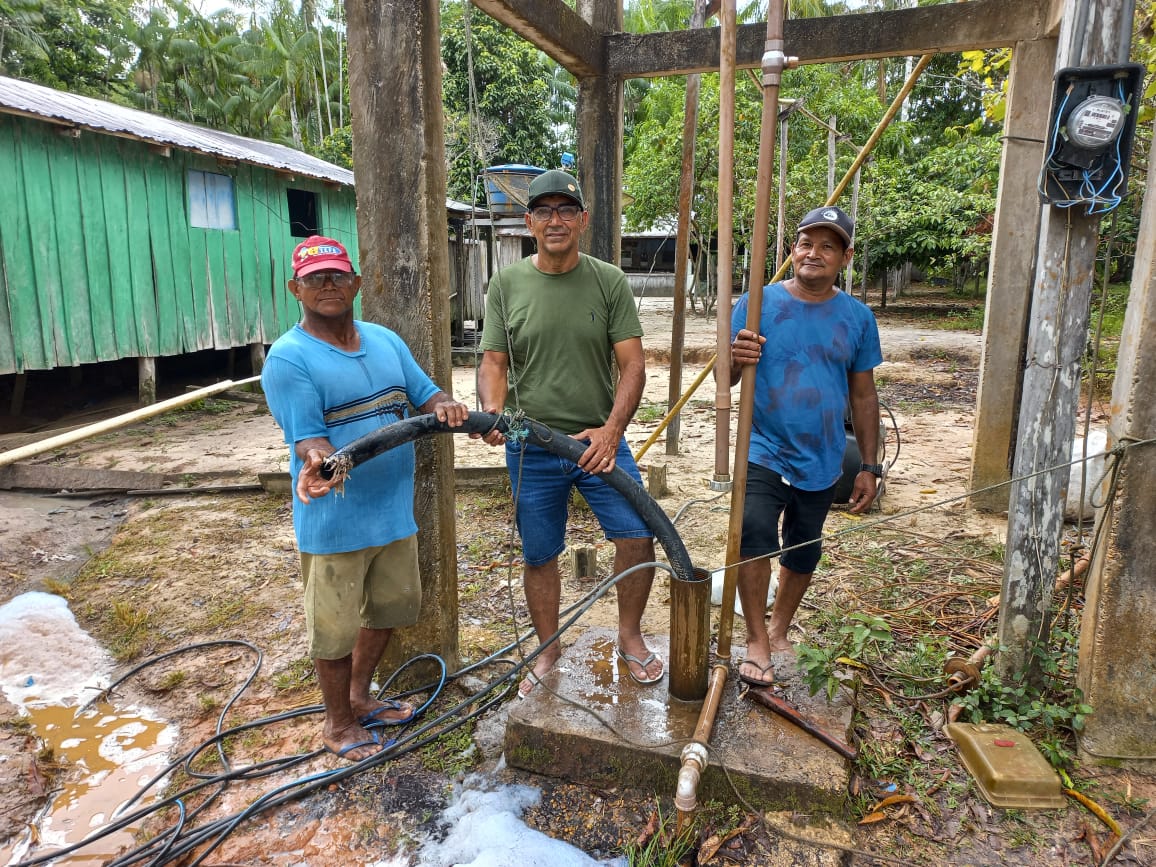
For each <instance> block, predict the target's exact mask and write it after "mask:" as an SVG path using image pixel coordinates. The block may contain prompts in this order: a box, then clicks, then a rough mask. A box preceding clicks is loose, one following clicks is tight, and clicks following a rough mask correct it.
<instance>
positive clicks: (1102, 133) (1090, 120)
mask: <svg viewBox="0 0 1156 867" xmlns="http://www.w3.org/2000/svg"><path fill="white" fill-rule="evenodd" d="M1067 126H1068V138H1069V139H1071V141H1072V144H1075V145H1078V146H1079V147H1085V148H1102V147H1105V146H1106V145H1110V144H1111V143H1112V142H1114V141H1115V140H1116V137H1117V136H1118V135H1120V132H1121V131H1122V130H1123V128H1124V106H1123V105H1122V104H1121V103H1120V101H1119V100H1117V99H1113V98H1112V97H1110V96H1092V97H1089V98H1088V99H1085V100H1084V101H1083V102H1081V103H1080V104H1079V105H1077V106H1076V107H1075V108H1074V109H1072V113H1071V115H1069V116H1068V124H1067Z"/></svg>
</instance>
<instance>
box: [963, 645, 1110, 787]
mask: <svg viewBox="0 0 1156 867" xmlns="http://www.w3.org/2000/svg"><path fill="white" fill-rule="evenodd" d="M1053 646H1057V647H1058V648H1059V649H1058V650H1053ZM1076 648H1077V641H1076V636H1075V635H1073V634H1070V633H1067V632H1064V631H1063V630H1061V629H1058V628H1057V629H1054V630H1053V631H1052V636H1051V641H1050V642H1049V643H1046V644H1043V643H1041V644H1037V645H1035V646H1033V647H1032V648H1031V651H1030V656H1031V658H1032V661H1033V665H1028V666H1025V670H1026V669H1031V668H1033V667H1038V668H1039V671H1040V675H1041V679H1040V681H1039V682H1038V683H1036V682H1031V681H1029V680H1028V678H1027V676H1026V674H1025V672H1024V671H1019V672H1016V673H1015V674H1014V675H1013V676H1012V677H1011V679H1010V681H1008V682H1006V683H1005V682H1002V681H1000V680H999V678H998V676H997V674H996V667H995V666H993V665H988V666H986V667H985V668H984V669H983V670H982V671H981V672H980V681H979V684H978V685H977V686H976V687H975V688H974V689H972V690H971V691H970V692H968V693H967V694H966V695H964V696H963V697H962V698H961V699H960V700H959V703H960V704H961V705H962V706H963V715H962V717H961V718H964V719H968V720H970V721H971V722H984V721H986V722H1001V723H1006V724H1007V725H1009V726H1011V727H1012V728H1015V729H1018V730H1020V731H1023V732H1029V733H1030V734H1031V735H1032V738H1033V739H1034V741H1035V743H1036V745H1037V746H1038V747H1039V749H1040V752H1042V753H1043V754H1044V757H1045V758H1047V760H1048V761H1049V762H1051V763H1052V764H1053V765H1054V766H1056V767H1061V768H1062V767H1067V766H1069V765H1070V764H1071V762H1072V758H1073V756H1072V753H1071V750H1070V743H1071V735H1072V734H1073V733H1077V732H1080V731H1081V730H1083V728H1084V720H1085V718H1086V717H1087V716H1088V714H1090V713H1091V712H1092V708H1091V707H1090V706H1088V705H1087V704H1085V703H1084V700H1083V695H1082V694H1081V692H1080V690H1079V689H1078V688H1077V687H1076V686H1075V682H1074V681H1075V671H1076Z"/></svg>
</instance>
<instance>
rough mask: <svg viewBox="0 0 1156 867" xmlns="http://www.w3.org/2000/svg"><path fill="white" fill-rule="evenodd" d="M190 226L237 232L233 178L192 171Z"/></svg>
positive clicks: (190, 176)
mask: <svg viewBox="0 0 1156 867" xmlns="http://www.w3.org/2000/svg"><path fill="white" fill-rule="evenodd" d="M189 225H191V226H194V227H196V228H198V229H236V228H237V209H236V207H235V206H234V204H233V179H232V178H231V177H229V176H228V175H218V174H214V173H213V172H198V171H190V172H189Z"/></svg>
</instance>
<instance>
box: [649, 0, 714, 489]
mask: <svg viewBox="0 0 1156 867" xmlns="http://www.w3.org/2000/svg"><path fill="white" fill-rule="evenodd" d="M706 6H707V0H695V4H694V12H693V14H692V15H691V18H690V28H691V29H692V30H694V29H697V28H700V27H702V25H703V24H704V23H705V22H706ZM701 80H702V76H700V75H699V74H698V73H692V74H691V75H688V76H687V77H686V99H685V101H684V103H683V118H682V173H681V174H680V175H679V180H678V237H677V238H675V241H674V318H673V319H672V320H671V324H670V381H669V382H668V384H667V392H666V394H667V398H666V406H667V409H668V410H669V409H670V408H671V407H673V406H674V405H675V404H676V403H678V399H679V398H680V397H682V350H683V346H684V345H685V341H686V276H687V275H686V272H687V264H688V263H689V261H690V204H691V200H692V199H693V197H694V144H695V140H696V137H697V131H698V94H699V90H700V84H701ZM681 427H682V418H681V416H680V414H679V413H675V414H674V416H673V417H672V418H671V420H670V423H669V424H668V425H667V428H666V453H667V454H668V455H677V454H678V434H679V430H680V428H681ZM651 496H653V495H651Z"/></svg>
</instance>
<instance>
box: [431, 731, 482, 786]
mask: <svg viewBox="0 0 1156 867" xmlns="http://www.w3.org/2000/svg"><path fill="white" fill-rule="evenodd" d="M420 756H421V763H422V765H423V766H424V767H426V768H428V769H429V770H431V771H437V772H438V773H442V774H450V775H453V776H457V775H459V774H464V773H465V772H466V771H468V770H470V769H471V768H473V767H474V766H475V765H477V763H478V761H479V760H480V759H481V754H480V753H479V752H478V748H477V746H476V745H475V744H474V727H473V725H472V723H464V724H462V725H460V726H456V727H454V728H452V729H450V730H449V731H447V732H446V733H445V734H443V735H441V736H440V737H438V738H437V740H435V741H432V742H431V743H429V744H428V745H426V746H424V747H422V749H421V753H420Z"/></svg>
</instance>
